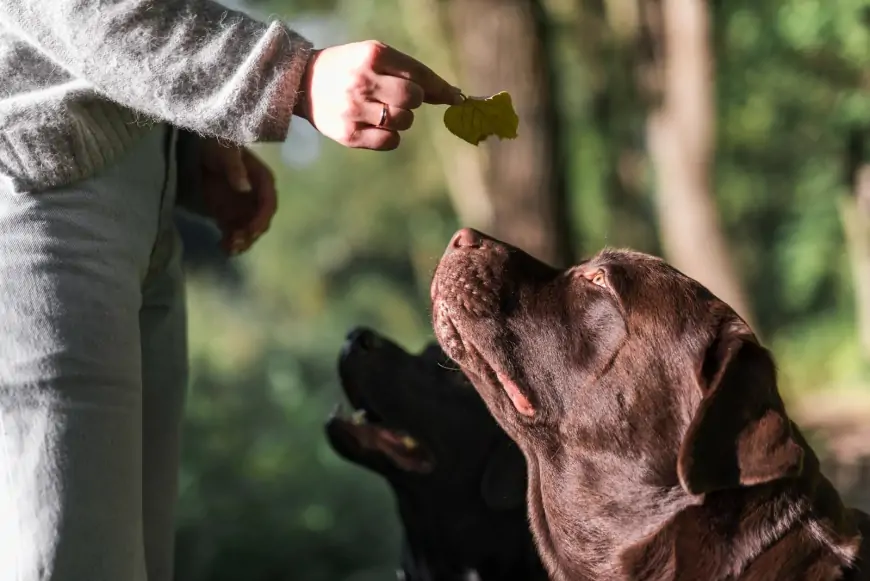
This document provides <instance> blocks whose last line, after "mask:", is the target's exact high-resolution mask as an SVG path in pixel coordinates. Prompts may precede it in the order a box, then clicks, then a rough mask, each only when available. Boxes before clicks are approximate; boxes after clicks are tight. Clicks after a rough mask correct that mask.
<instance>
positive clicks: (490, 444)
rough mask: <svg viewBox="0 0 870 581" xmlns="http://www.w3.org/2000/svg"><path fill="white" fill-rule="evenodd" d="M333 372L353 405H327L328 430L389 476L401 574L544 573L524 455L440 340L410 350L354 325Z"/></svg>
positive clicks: (491, 577)
mask: <svg viewBox="0 0 870 581" xmlns="http://www.w3.org/2000/svg"><path fill="white" fill-rule="evenodd" d="M338 371H339V376H340V378H341V387H342V390H343V391H344V393H345V395H346V396H347V400H348V402H349V403H350V405H351V406H353V408H354V410H355V411H354V413H353V414H352V415H349V416H348V415H344V414H342V413H340V412H339V413H336V414H334V415H333V417H331V418H330V419H329V421H328V422H327V424H326V434H327V437H328V439H329V443H330V445H331V446H332V448H333V449H334V450H335V451H336V452H337V453H338V454H339V455H340V456H341V457H343V458H345V459H346V460H348V461H350V462H353V463H354V464H357V465H359V466H362V467H364V468H367V469H368V470H371V471H372V472H375V473H376V474H379V475H380V476H382V477H383V478H384V479H385V480H386V481H387V483H388V484H389V485H390V488H391V489H392V491H393V493H394V495H395V498H396V502H397V505H398V507H397V508H398V516H399V518H400V519H401V522H402V529H403V532H404V539H403V544H402V560H401V570H400V575H399V578H400V579H404V580H405V581H544V580H545V579H546V578H547V576H546V573H545V571H544V568H543V566H542V564H541V560H540V558H539V557H538V554H537V551H536V550H535V546H534V541H533V540H532V534H531V532H530V530H529V521H528V515H527V511H526V506H525V502H524V496H525V494H524V493H525V488H526V466H525V462H524V460H523V455H522V453H521V452H520V451H519V450H518V448H517V446H516V444H515V443H514V442H513V441H511V439H510V438H508V437H507V435H506V434H505V433H504V431H502V429H501V428H500V427H499V426H498V424H497V423H496V422H495V420H493V418H492V416H491V415H490V414H489V412H488V411H487V409H486V406H485V405H484V403H483V402H482V401H481V399H480V397H478V395H477V393H475V391H474V389H473V388H472V387H471V386H470V385H469V384H468V380H467V379H466V377H465V376H464V375H463V374H462V373H461V372H460V371H459V370H458V369H457V367H456V364H454V363H451V362H450V361H449V360H448V359H447V357H446V356H445V354H444V352H443V351H442V350H441V349H440V348H439V347H438V345H437V344H430V345H429V346H427V347H426V348H425V349H423V351H422V352H420V353H408V352H407V351H406V350H405V349H403V348H402V347H400V346H399V345H397V344H396V343H394V342H392V341H390V340H389V339H387V338H386V337H384V336H382V335H380V334H379V333H377V332H375V331H373V330H371V329H366V328H358V329H355V330H354V331H353V332H351V333H350V334H349V336H348V338H347V341H346V342H345V344H344V347H343V348H342V351H341V356H340V357H339V362H338ZM390 518H392V515H391V516H390Z"/></svg>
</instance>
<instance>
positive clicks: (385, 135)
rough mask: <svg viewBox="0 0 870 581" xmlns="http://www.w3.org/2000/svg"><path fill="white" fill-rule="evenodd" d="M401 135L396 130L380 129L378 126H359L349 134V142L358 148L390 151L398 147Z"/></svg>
mask: <svg viewBox="0 0 870 581" xmlns="http://www.w3.org/2000/svg"><path fill="white" fill-rule="evenodd" d="M401 140H402V137H401V136H400V135H399V132H398V131H390V130H389V129H381V128H380V127H365V126H360V127H359V128H358V129H356V131H354V132H353V133H352V134H351V137H350V139H349V144H350V146H351V147H356V148H358V149H371V150H375V151H392V150H393V149H396V148H397V147H399V143H400V142H401Z"/></svg>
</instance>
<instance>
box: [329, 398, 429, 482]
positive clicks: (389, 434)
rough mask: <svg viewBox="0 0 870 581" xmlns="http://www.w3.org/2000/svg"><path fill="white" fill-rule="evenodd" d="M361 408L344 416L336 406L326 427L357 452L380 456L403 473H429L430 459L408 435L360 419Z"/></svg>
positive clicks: (418, 443)
mask: <svg viewBox="0 0 870 581" xmlns="http://www.w3.org/2000/svg"><path fill="white" fill-rule="evenodd" d="M366 413H367V411H366V410H365V408H361V409H357V410H355V412H354V413H353V414H352V415H350V416H348V415H347V414H346V413H345V411H344V406H342V405H341V404H337V405H336V406H335V408H334V409H333V411H332V414H331V415H330V417H329V419H328V420H327V427H332V428H338V429H339V430H341V431H342V432H343V433H344V434H345V435H347V436H350V437H351V438H352V439H353V441H354V443H355V445H356V446H357V448H358V449H359V450H360V451H368V452H375V453H380V454H382V455H384V456H386V457H387V458H388V459H389V460H390V461H392V463H393V464H394V465H396V467H398V468H400V469H402V470H404V471H406V472H418V473H424V474H425V473H429V472H431V471H432V470H433V469H434V467H435V462H434V458H433V456H432V455H431V454H430V453H429V451H428V449H427V447H426V446H424V445H423V444H422V443H421V442H419V441H418V440H417V439H416V438H414V437H413V436H412V435H411V434H410V433H409V432H408V431H406V430H402V429H399V428H393V427H391V426H388V425H386V424H384V423H383V422H381V421H380V420H377V421H374V420H373V421H366V420H364V419H362V420H361V419H360V418H359V416H360V414H362V415H363V416H365V414H366Z"/></svg>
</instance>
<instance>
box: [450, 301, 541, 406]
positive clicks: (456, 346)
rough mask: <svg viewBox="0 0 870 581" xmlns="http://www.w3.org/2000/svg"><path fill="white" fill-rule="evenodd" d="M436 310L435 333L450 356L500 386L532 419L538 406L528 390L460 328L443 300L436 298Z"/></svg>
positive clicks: (468, 372) (470, 373)
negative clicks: (535, 405)
mask: <svg viewBox="0 0 870 581" xmlns="http://www.w3.org/2000/svg"><path fill="white" fill-rule="evenodd" d="M435 313H436V315H435V325H434V326H435V334H436V336H437V338H438V341H439V343H441V346H442V347H443V348H444V351H445V352H446V353H447V355H448V356H449V357H450V358H451V359H453V360H454V361H456V362H457V363H459V365H460V366H462V368H463V370H464V371H465V373H466V374H468V375H469V376H472V377H474V378H476V379H478V380H480V381H485V382H487V383H489V384H490V385H492V386H494V387H497V388H498V389H500V390H501V391H502V392H503V393H504V394H505V395H507V397H508V399H509V400H510V402H511V404H513V406H514V408H515V409H516V411H517V412H518V413H520V414H521V415H523V416H526V417H529V418H530V417H533V416H534V415H535V407H534V405H532V402H531V399H530V397H529V395H528V393H527V390H525V389H523V388H522V387H521V386H520V384H519V383H518V382H517V381H516V380H514V379H512V378H511V377H510V376H509V375H507V374H506V373H504V372H503V371H502V370H501V366H499V365H497V364H495V363H494V362H493V361H492V359H491V358H489V357H487V356H486V355H485V354H484V351H483V350H481V349H480V348H478V347H477V346H476V345H475V344H474V342H472V341H471V340H470V339H469V338H468V337H467V336H464V335H463V333H461V332H460V331H459V328H458V327H457V324H456V322H455V321H454V319H453V317H451V316H450V313H449V307H448V306H447V305H446V304H445V303H444V302H443V301H439V300H437V299H436V307H435Z"/></svg>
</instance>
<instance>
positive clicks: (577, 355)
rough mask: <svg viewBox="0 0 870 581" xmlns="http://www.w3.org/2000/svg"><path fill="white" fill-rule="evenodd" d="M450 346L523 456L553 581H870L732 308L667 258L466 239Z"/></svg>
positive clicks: (457, 256)
mask: <svg viewBox="0 0 870 581" xmlns="http://www.w3.org/2000/svg"><path fill="white" fill-rule="evenodd" d="M432 299H433V320H434V326H435V332H436V335H437V337H438V340H439V342H440V343H441V345H442V346H443V347H444V349H445V351H446V352H447V353H448V354H449V355H450V356H451V357H452V358H453V359H454V360H455V361H457V362H458V363H459V364H460V365H461V366H462V368H463V370H464V371H465V372H466V374H467V375H468V376H469V377H470V378H471V380H472V382H473V383H474V385H475V387H476V388H477V390H478V391H479V392H480V394H481V396H482V397H483V399H484V400H485V401H486V404H487V406H488V407H489V409H490V411H491V412H492V413H493V415H494V416H495V418H496V420H497V421H498V422H499V423H500V424H501V425H502V427H503V428H504V429H505V430H506V431H507V433H508V434H509V435H510V436H511V437H512V438H513V439H514V440H515V441H516V442H517V443H518V444H519V446H520V448H521V449H522V450H523V453H524V455H525V456H526V460H527V463H528V469H529V486H528V503H529V512H530V517H531V521H532V528H533V531H534V534H535V538H536V542H537V544H538V548H539V550H540V552H541V556H542V558H543V560H544V562H545V564H546V566H547V568H548V570H549V571H550V575H551V577H552V579H553V580H554V581H568V580H571V581H576V580H590V581H607V580H636V581H719V580H723V581H724V580H739V581H786V580H788V581H797V580H806V581H828V580H852V581H857V580H865V579H870V571H868V568H867V565H866V564H865V563H866V558H867V557H866V554H865V553H866V552H867V543H863V544H862V533H863V534H867V533H868V532H870V531H868V528H867V526H868V525H867V523H868V517H867V516H866V515H864V514H862V513H859V512H857V511H850V510H848V509H846V508H845V507H844V506H843V504H842V502H841V501H840V497H839V495H838V494H837V492H836V491H835V490H834V488H833V486H832V485H831V484H830V482H829V481H828V480H827V479H826V478H825V477H824V476H823V475H822V474H821V473H820V471H819V463H818V459H817V457H816V455H815V454H814V453H813V451H812V449H811V448H810V447H809V445H808V444H807V442H806V441H805V440H804V438H803V436H802V435H801V433H800V431H799V430H798V429H797V427H796V426H795V425H794V424H793V423H792V422H791V420H790V419H789V418H788V415H787V413H786V410H785V407H784V405H783V402H782V400H781V398H780V396H779V393H778V390H777V385H776V372H775V368H774V363H773V360H772V358H771V356H770V354H769V353H768V352H767V351H766V350H765V349H764V348H763V347H761V346H760V345H759V344H758V341H757V340H756V338H755V336H754V335H753V333H752V331H751V330H750V329H749V328H748V326H747V325H746V323H745V322H743V321H742V320H741V319H740V318H739V317H738V316H737V315H736V314H735V313H734V311H733V310H732V309H731V308H730V307H728V305H726V304H725V303H723V302H722V301H721V300H719V299H718V298H716V297H715V296H713V295H712V294H711V293H710V292H709V291H708V290H707V289H705V288H704V287H703V286H701V285H700V284H699V283H698V282H696V281H694V280H692V279H690V278H688V277H687V276H685V275H683V274H682V273H680V272H678V271H677V270H675V269H674V268H672V267H670V266H669V265H667V264H666V263H665V262H663V261H662V260H660V259H657V258H654V257H651V256H648V255H644V254H640V253H637V252H631V251H615V250H605V251H603V252H601V253H600V254H598V255H597V256H596V257H594V258H592V259H591V260H588V261H586V262H584V263H582V264H580V265H578V266H576V267H573V268H571V269H567V270H560V269H554V268H551V267H549V266H547V265H545V264H543V263H541V262H539V261H537V260H535V259H534V258H532V257H531V256H529V255H528V254H526V253H524V252H522V251H520V250H518V249H516V248H514V247H511V246H509V245H507V244H504V243H501V242H499V241H497V240H494V239H491V238H489V237H486V236H483V235H481V234H480V233H477V232H474V231H472V230H464V231H460V232H459V233H458V234H457V236H455V237H454V239H453V241H451V244H450V246H449V247H448V250H447V252H446V253H445V255H444V256H443V258H442V259H441V262H440V264H439V266H438V269H437V271H436V273H435V278H434V280H433V283H432Z"/></svg>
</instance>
